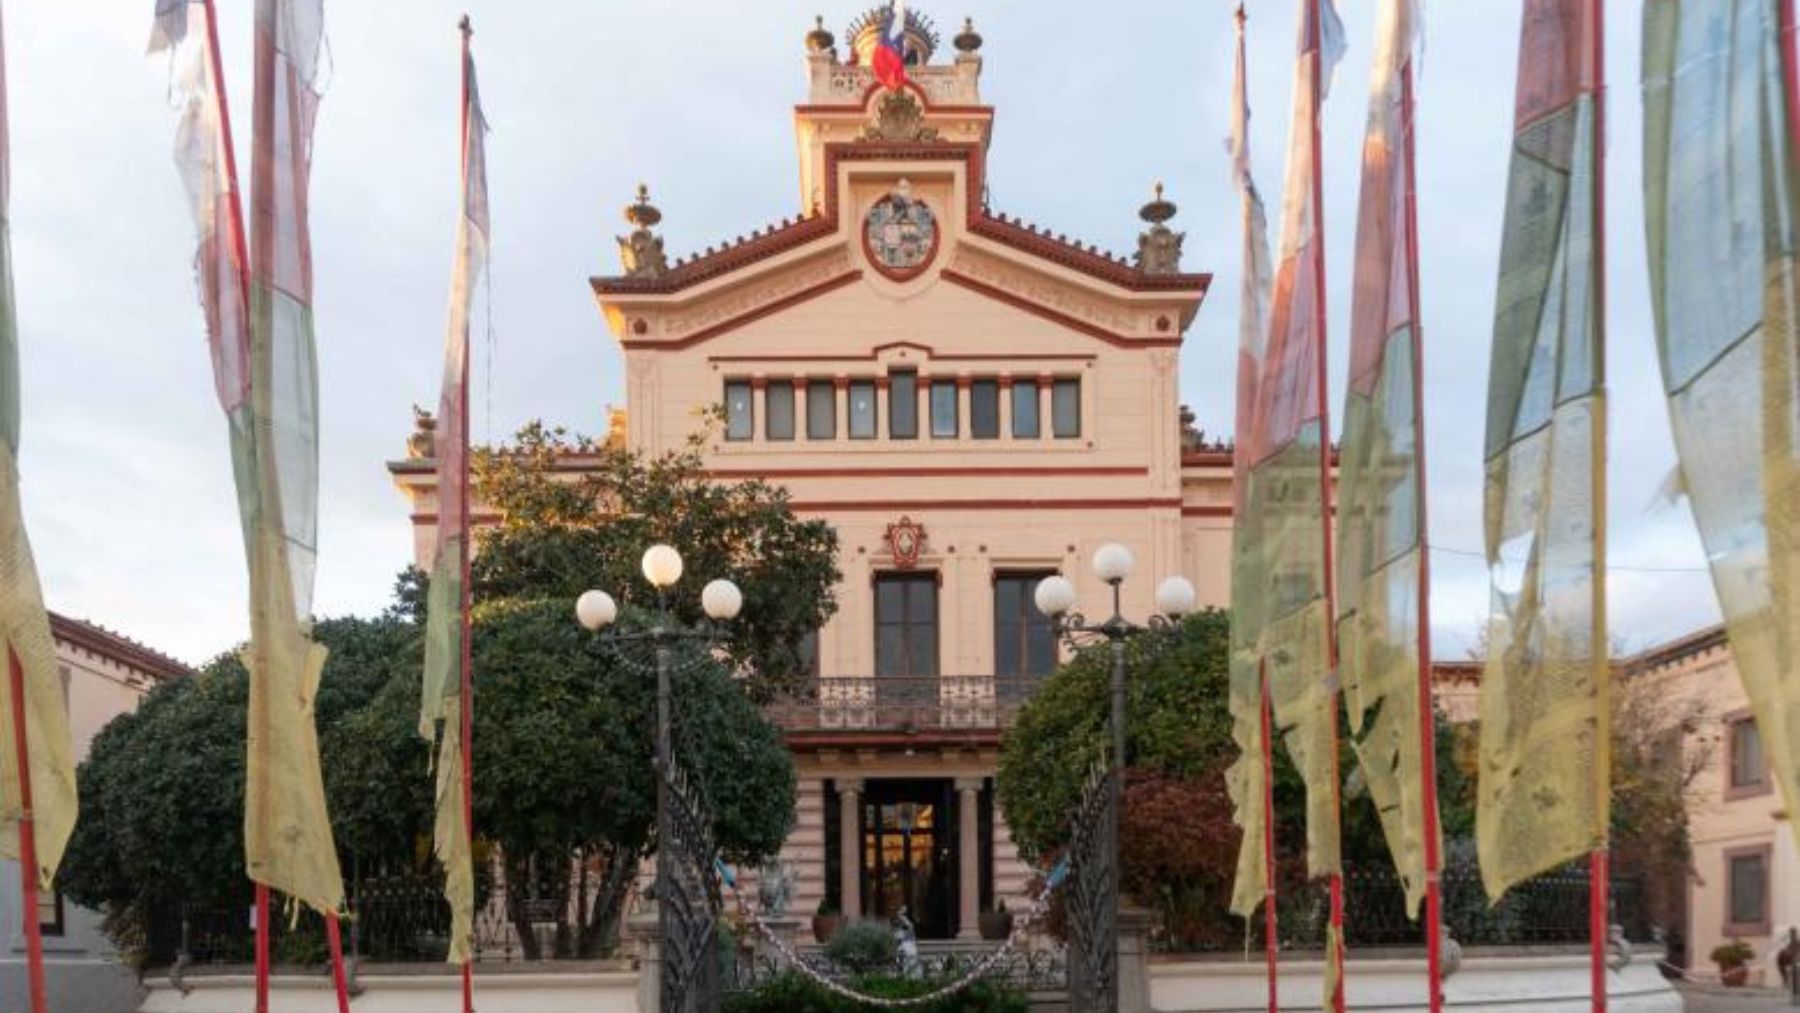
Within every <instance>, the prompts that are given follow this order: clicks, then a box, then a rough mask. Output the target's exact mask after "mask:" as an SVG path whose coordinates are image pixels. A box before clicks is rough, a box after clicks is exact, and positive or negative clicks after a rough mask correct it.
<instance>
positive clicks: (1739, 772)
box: [1725, 714, 1769, 798]
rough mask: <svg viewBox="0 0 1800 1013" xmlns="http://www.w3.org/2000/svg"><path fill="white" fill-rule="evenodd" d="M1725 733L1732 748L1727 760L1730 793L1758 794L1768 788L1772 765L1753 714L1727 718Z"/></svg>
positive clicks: (1728, 795)
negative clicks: (1766, 756)
mask: <svg viewBox="0 0 1800 1013" xmlns="http://www.w3.org/2000/svg"><path fill="white" fill-rule="evenodd" d="M1725 737H1726V741H1727V745H1728V747H1729V752H1728V753H1727V755H1726V762H1727V763H1728V764H1729V769H1728V771H1727V773H1726V776H1727V777H1728V779H1729V780H1728V781H1727V782H1726V786H1725V787H1726V796H1727V797H1728V798H1729V797H1732V796H1738V795H1757V794H1761V793H1762V792H1763V791H1765V790H1766V789H1767V788H1768V779H1769V767H1768V764H1767V763H1766V762H1765V761H1764V759H1763V746H1762V733H1760V732H1758V731H1757V730H1756V720H1755V719H1754V718H1752V717H1751V716H1750V715H1748V714H1745V715H1741V716H1736V717H1732V718H1729V719H1727V720H1726V723H1725Z"/></svg>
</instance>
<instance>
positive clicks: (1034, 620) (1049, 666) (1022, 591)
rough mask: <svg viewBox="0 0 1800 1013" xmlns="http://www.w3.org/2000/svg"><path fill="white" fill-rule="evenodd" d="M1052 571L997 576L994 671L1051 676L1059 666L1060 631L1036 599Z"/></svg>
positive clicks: (999, 673)
mask: <svg viewBox="0 0 1800 1013" xmlns="http://www.w3.org/2000/svg"><path fill="white" fill-rule="evenodd" d="M1047 576H1049V574H1048V573H1002V574H997V575H996V576H995V577H994V674H995V675H998V676H1000V677H1001V678H1006V677H1008V676H1022V675H1049V674H1050V673H1051V672H1052V671H1054V670H1055V669H1056V632H1055V631H1054V630H1053V629H1052V628H1051V626H1050V620H1049V618H1048V617H1047V616H1045V615H1044V614H1043V613H1042V612H1039V611H1038V607H1037V603H1036V602H1035V601H1033V600H1032V595H1033V594H1034V593H1036V591H1037V586H1038V581H1040V580H1043V579H1044V578H1045V577H1047Z"/></svg>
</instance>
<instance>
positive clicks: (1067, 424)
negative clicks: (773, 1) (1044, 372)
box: [1050, 380, 1081, 440]
mask: <svg viewBox="0 0 1800 1013" xmlns="http://www.w3.org/2000/svg"><path fill="white" fill-rule="evenodd" d="M1050 428H1051V432H1053V433H1054V434H1055V435H1056V438H1057V439H1059V440H1073V439H1076V438H1078V437H1079V436H1081V381H1080V380H1057V381H1056V382H1055V383H1053V384H1051V385H1050Z"/></svg>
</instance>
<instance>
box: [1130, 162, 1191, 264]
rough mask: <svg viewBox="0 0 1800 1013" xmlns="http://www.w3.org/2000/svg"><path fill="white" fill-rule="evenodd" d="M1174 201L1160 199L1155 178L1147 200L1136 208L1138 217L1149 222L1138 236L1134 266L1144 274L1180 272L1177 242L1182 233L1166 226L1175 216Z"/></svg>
mask: <svg viewBox="0 0 1800 1013" xmlns="http://www.w3.org/2000/svg"><path fill="white" fill-rule="evenodd" d="M1175 211H1176V207H1175V204H1174V202H1172V201H1168V200H1164V199H1163V185H1162V181H1160V180H1158V181H1157V183H1156V186H1155V188H1154V190H1153V196H1152V198H1151V200H1150V203H1148V204H1145V205H1144V206H1143V207H1142V208H1139V209H1138V217H1139V218H1142V219H1143V220H1144V221H1146V222H1148V223H1150V228H1149V231H1146V232H1143V233H1140V234H1139V235H1138V252H1137V268H1138V270H1140V271H1142V272H1144V273H1145V274H1178V273H1180V271H1181V242H1182V240H1184V239H1186V238H1187V234H1186V233H1185V232H1176V231H1175V230H1173V229H1171V228H1169V226H1168V224H1167V223H1168V221H1169V219H1171V218H1174V217H1175Z"/></svg>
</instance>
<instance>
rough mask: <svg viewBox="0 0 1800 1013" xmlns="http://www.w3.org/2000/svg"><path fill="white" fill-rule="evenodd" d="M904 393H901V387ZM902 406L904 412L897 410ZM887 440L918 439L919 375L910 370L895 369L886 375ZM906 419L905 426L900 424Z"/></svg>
mask: <svg viewBox="0 0 1800 1013" xmlns="http://www.w3.org/2000/svg"><path fill="white" fill-rule="evenodd" d="M902 386H904V387H905V388H906V393H905V394H902V393H901V387H902ZM902 406H904V409H905V410H904V411H901V410H898V409H900V408H901V407H902ZM887 417H888V439H890V440H916V439H918V438H919V374H918V373H916V372H914V371H913V370H910V369H897V370H893V371H891V372H889V373H888V398H887ZM903 417H904V418H906V420H907V425H906V426H902V425H901V424H900V422H901V419H902V418H903Z"/></svg>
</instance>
